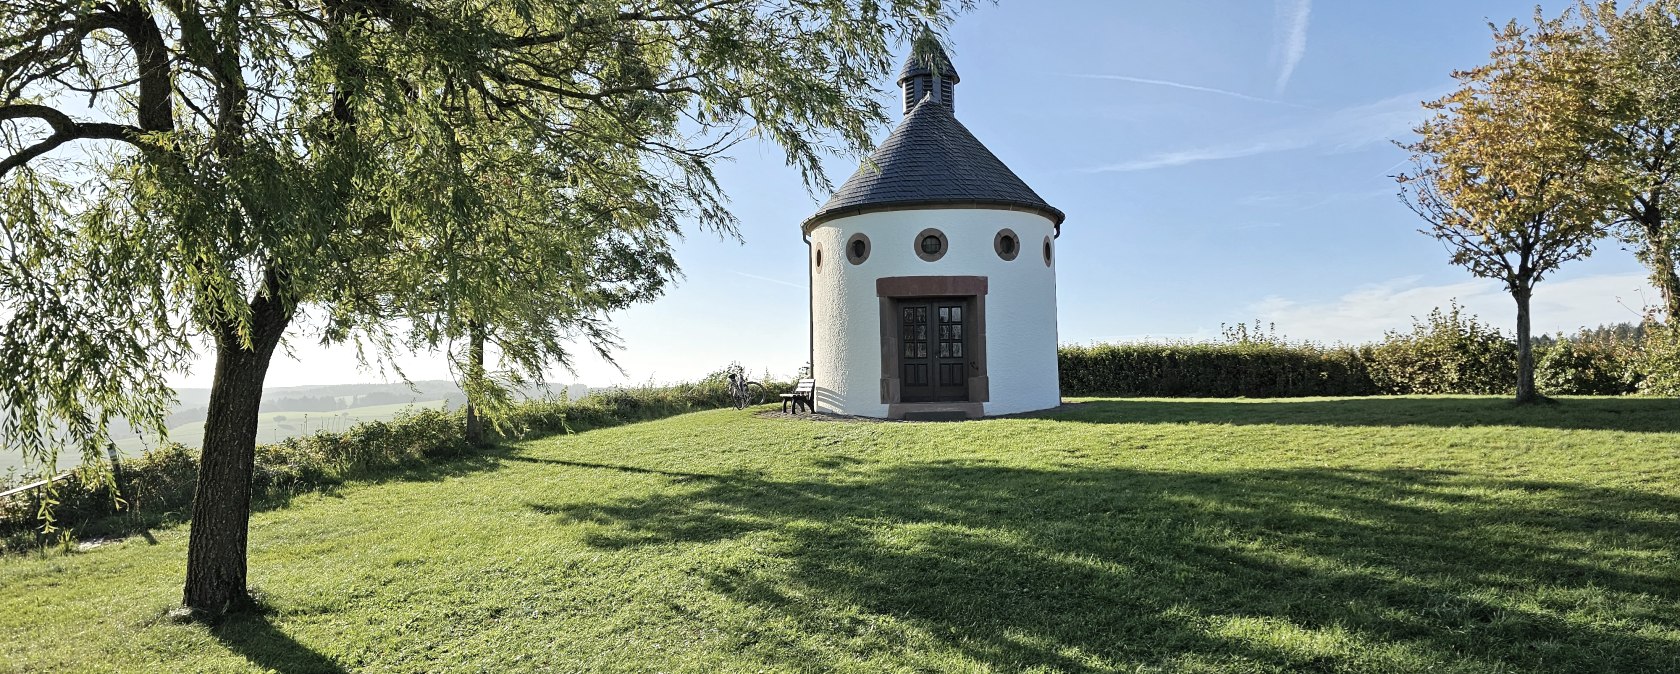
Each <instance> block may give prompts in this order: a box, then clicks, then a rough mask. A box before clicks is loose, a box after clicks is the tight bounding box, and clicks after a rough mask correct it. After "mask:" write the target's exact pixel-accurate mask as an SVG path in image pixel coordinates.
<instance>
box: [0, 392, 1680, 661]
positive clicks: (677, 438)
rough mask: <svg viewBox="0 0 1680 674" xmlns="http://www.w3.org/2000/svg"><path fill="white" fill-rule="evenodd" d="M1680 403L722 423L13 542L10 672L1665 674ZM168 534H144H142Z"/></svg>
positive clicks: (1677, 566) (0, 625) (1375, 404)
mask: <svg viewBox="0 0 1680 674" xmlns="http://www.w3.org/2000/svg"><path fill="white" fill-rule="evenodd" d="M1677 431H1680V401H1676V400H1653V399H1566V400H1564V401H1562V402H1561V403H1559V404H1557V405H1551V406H1545V407H1538V408H1528V409H1519V408H1513V407H1511V406H1510V405H1509V404H1507V403H1506V402H1504V401H1503V400H1496V399H1490V398H1424V399H1407V398H1387V399H1354V400H1341V399H1323V400H1286V401H1229V400H1226V401H1211V400H1171V401H1168V400H1100V401H1086V402H1084V403H1082V404H1078V405H1075V406H1072V407H1070V408H1068V409H1064V410H1062V411H1059V412H1056V413H1054V414H1051V415H1047V416H1043V417H1037V418H1016V419H997V420H987V421H980V422H970V423H922V424H883V423H855V422H853V423H842V422H812V421H797V420H787V419H772V418H760V417H755V416H753V414H752V413H750V412H737V411H734V410H726V411H716V412H704V413H699V414H690V415H686V416H681V417H675V418H671V419H667V420H663V421H656V422H650V423H644V424H638V425H634V426H626V427H620V428H614V429H608V430H600V431H592V432H588V433H584V434H580V435H573V436H565V437H556V438H550V439H544V440H537V441H532V442H526V443H522V444H518V445H515V446H513V447H511V448H509V449H507V450H505V451H501V452H498V453H494V454H491V455H489V456H486V457H483V458H478V459H473V460H468V461H463V462H458V463H454V464H449V465H446V466H442V467H439V468H437V469H435V470H432V471H429V472H422V473H412V474H407V475H401V476H393V477H392V478H390V479H388V480H384V481H381V482H377V483H358V484H354V485H350V486H346V487H343V488H340V489H338V490H337V491H335V492H333V493H329V494H319V495H310V496H304V497H300V498H297V499H294V500H293V501H292V502H291V503H289V504H288V505H286V506H285V507H280V508H275V509H271V510H268V511H265V512H262V513H259V514H257V515H256V516H255V517H254V519H253V523H252V535H251V553H252V557H251V574H252V578H253V584H254V586H255V587H256V588H257V589H258V591H259V592H260V593H261V595H262V599H263V601H264V602H265V603H266V606H267V611H266V612H265V613H263V614H261V615H257V616H252V617H245V618H238V619H234V620H231V621H229V622H226V623H224V624H222V625H220V626H218V627H214V628H212V627H206V626H203V625H196V624H187V625H181V624H173V623H170V622H168V621H167V620H166V619H165V618H164V614H165V612H166V611H167V610H168V609H169V608H170V607H171V606H173V605H174V604H175V603H176V601H177V600H178V598H179V583H180V580H181V574H182V566H183V563H184V558H185V547H186V535H185V533H186V532H185V530H184V529H174V530H165V531H157V532H154V533H153V535H152V539H153V540H150V541H149V540H146V539H143V538H136V539H131V540H129V541H126V542H122V543H117V544H113V545H108V546H104V547H100V548H97V549H94V550H91V551H88V552H82V553H73V554H62V553H54V554H46V555H34V556H26V557H10V558H0V671H16V672H43V671H74V672H103V671H182V672H201V671H203V672H248V671H265V670H274V671H279V672H286V673H288V674H293V673H300V672H340V671H370V672H433V671H451V672H509V671H613V672H641V671H666V672H713V671H731V672H739V671H813V672H815V671H855V672H877V671H905V672H910V671H961V672H1005V671H1011V672H1012V671H1038V672H1053V671H1069V672H1074V671H1094V672H1110V671H1113V672H1140V671H1141V672H1156V671H1161V672H1167V671H1173V672H1176V671H1191V672H1294V671H1309V672H1313V671H1319V672H1331V671H1350V672H1351V671H1357V672H1368V671H1369V672H1378V671H1387V672H1415V671H1424V670H1430V671H1441V672H1502V671H1503V672H1565V671H1568V672H1610V671H1621V672H1665V671H1666V672H1673V671H1680V557H1677V555H1680V433H1677ZM154 541H155V542H154Z"/></svg>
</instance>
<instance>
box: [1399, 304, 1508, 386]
mask: <svg viewBox="0 0 1680 674" xmlns="http://www.w3.org/2000/svg"><path fill="white" fill-rule="evenodd" d="M1370 367H1371V380H1372V381H1373V382H1375V384H1376V387H1377V389H1378V390H1379V391H1382V392H1383V393H1390V394H1400V395H1410V394H1439V393H1458V394H1502V393H1510V392H1511V391H1512V390H1513V389H1514V388H1515V387H1516V371H1517V347H1516V345H1515V344H1513V343H1511V340H1509V339H1507V338H1506V337H1505V336H1504V335H1502V334H1500V332H1499V329H1498V328H1494V327H1493V326H1490V325H1487V324H1485V323H1482V322H1481V321H1479V320H1477V319H1476V317H1475V316H1473V315H1470V314H1466V313H1464V311H1463V309H1462V308H1461V307H1459V306H1458V303H1457V302H1453V303H1452V304H1451V306H1450V307H1449V308H1448V310H1447V311H1445V312H1443V311H1441V310H1440V309H1439V308H1436V309H1433V310H1431V311H1430V312H1429V316H1428V317H1427V318H1425V319H1423V320H1418V319H1416V318H1414V319H1412V331H1411V332H1410V333H1401V332H1389V333H1387V334H1386V336H1385V337H1384V339H1383V341H1382V343H1380V344H1378V345H1376V346H1375V347H1374V348H1373V349H1372V350H1371V365H1370Z"/></svg>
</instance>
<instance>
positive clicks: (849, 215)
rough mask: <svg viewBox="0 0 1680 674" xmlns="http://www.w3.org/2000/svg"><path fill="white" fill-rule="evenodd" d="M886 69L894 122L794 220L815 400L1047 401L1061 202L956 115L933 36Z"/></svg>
mask: <svg viewBox="0 0 1680 674" xmlns="http://www.w3.org/2000/svg"><path fill="white" fill-rule="evenodd" d="M931 51H932V52H933V54H932V56H931V57H926V58H916V57H912V58H911V59H910V61H909V62H907V63H906V64H905V65H904V69H903V70H902V71H901V72H900V74H899V78H898V84H899V86H901V87H902V88H903V89H904V120H903V121H902V122H900V123H899V125H898V128H896V129H894V130H893V132H892V134H891V135H889V136H888V137H887V139H886V140H885V141H883V142H882V143H881V145H880V146H879V147H877V148H876V149H875V151H874V152H873V153H872V154H871V155H870V157H869V161H867V162H865V163H864V165H863V167H862V168H859V169H858V171H857V173H856V174H854V175H853V176H852V177H851V178H850V179H848V180H847V181H846V182H845V184H844V185H842V186H841V187H840V189H839V191H837V192H835V193H834V195H833V197H831V198H830V199H829V200H828V202H827V203H825V204H823V206H822V208H821V209H819V210H818V211H817V212H816V214H815V215H812V216H811V217H810V218H808V219H806V220H805V223H804V226H803V229H804V233H805V239H806V242H807V244H808V245H809V247H810V265H811V334H812V339H811V342H812V343H811V352H812V353H811V365H812V377H813V378H814V379H815V380H816V393H815V399H816V408H817V409H818V410H819V411H823V412H830V413H836V414H848V415H857V416H866V417H877V418H889V419H942V418H978V417H983V416H993V415H999V414H1014V413H1018V412H1029V411H1033V410H1041V409H1047V408H1051V407H1055V406H1056V405H1058V404H1060V403H1061V390H1060V387H1059V385H1058V382H1057V372H1056V346H1057V338H1056V239H1057V237H1058V236H1059V235H1060V234H1061V225H1062V220H1063V219H1064V218H1065V216H1064V215H1063V214H1062V212H1061V211H1060V210H1057V209H1056V208H1054V207H1052V206H1050V204H1048V203H1045V201H1044V199H1042V198H1040V197H1039V196H1038V194H1037V193H1036V192H1034V191H1033V190H1032V188H1030V187H1028V186H1027V184H1026V183H1025V182H1023V181H1022V180H1021V179H1020V178H1019V177H1018V176H1016V175H1015V173H1014V172H1012V171H1010V170H1009V167H1007V166H1004V164H1003V162H1002V161H999V160H998V158H997V157H996V156H994V155H993V154H992V153H991V151H990V150H987V149H986V146H984V145H982V144H981V143H980V141H979V140H978V139H976V138H975V137H974V135H973V134H972V133H969V131H968V129H967V128H965V127H963V125H962V123H961V122H959V121H957V117H956V85H957V83H958V82H960V81H961V78H959V77H958V75H957V71H956V68H955V67H953V66H952V64H951V61H950V59H949V58H948V57H947V56H946V54H945V53H944V52H943V51H942V50H938V49H937V47H934V48H933V49H932V50H931Z"/></svg>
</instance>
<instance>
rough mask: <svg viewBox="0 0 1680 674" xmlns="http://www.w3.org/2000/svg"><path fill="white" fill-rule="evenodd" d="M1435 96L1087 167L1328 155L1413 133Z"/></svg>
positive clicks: (1141, 167)
mask: <svg viewBox="0 0 1680 674" xmlns="http://www.w3.org/2000/svg"><path fill="white" fill-rule="evenodd" d="M1436 97H1438V95H1437V93H1436V91H1434V90H1427V91H1416V92H1412V93H1407V94H1401V95H1398V96H1392V97H1389V98H1385V99H1383V100H1380V101H1376V102H1374V103H1367V104H1362V105H1356V106H1352V107H1347V108H1342V109H1339V110H1329V111H1315V112H1312V113H1307V114H1303V115H1301V116H1298V117H1296V118H1295V119H1296V124H1295V125H1294V126H1290V127H1286V128H1282V129H1276V130H1273V131H1271V132H1269V133H1265V134H1263V135H1261V136H1260V137H1259V138H1257V139H1254V140H1251V141H1246V142H1227V143H1221V144H1215V145H1205V146H1201V147H1195V148H1190V149H1185V150H1174V151H1171V152H1162V153H1158V154H1153V155H1149V156H1146V157H1142V158H1139V159H1133V160H1128V161H1122V162H1117V163H1113V164H1107V165H1104V166H1099V167H1096V168H1090V169H1086V170H1085V172H1086V173H1108V172H1126V171H1148V170H1153V169H1161V168H1172V167H1177V166H1185V165H1187V164H1195V163H1200V162H1206V161H1222V160H1228V159H1241V158H1245V157H1253V156H1256V155H1262V154H1270V153H1274V152H1288V151H1292V150H1302V149H1307V148H1318V149H1319V150H1320V151H1321V152H1323V153H1324V154H1344V153H1349V152H1358V151H1361V150H1365V149H1368V148H1370V147H1372V146H1375V145H1380V144H1383V143H1387V142H1388V141H1390V140H1393V139H1395V138H1398V137H1400V136H1403V135H1405V134H1408V133H1410V132H1411V130H1412V128H1413V127H1415V126H1416V125H1417V123H1418V122H1419V121H1420V120H1422V119H1423V118H1424V117H1426V116H1427V115H1428V111H1427V110H1425V109H1424V108H1423V106H1422V105H1421V104H1420V103H1419V101H1423V100H1428V99H1431V98H1436Z"/></svg>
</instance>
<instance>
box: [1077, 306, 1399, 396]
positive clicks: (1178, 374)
mask: <svg viewBox="0 0 1680 674" xmlns="http://www.w3.org/2000/svg"><path fill="white" fill-rule="evenodd" d="M1224 332H1225V338H1226V339H1225V341H1224V342H1223V343H1214V344H1196V343H1188V342H1184V343H1162V344H1093V345H1089V346H1064V347H1062V348H1061V349H1060V351H1059V368H1060V376H1061V387H1062V394H1063V395H1069V396H1096V395H1101V396H1169V397H1180V396H1194V397H1210V398H1224V397H1249V398H1273V397H1291V396H1329V395H1335V396H1354V395H1370V394H1372V393H1375V392H1376V391H1375V389H1374V388H1373V384H1372V381H1371V378H1370V375H1369V374H1368V372H1367V368H1366V358H1365V356H1364V351H1365V350H1364V349H1360V348H1353V347H1345V346H1334V347H1324V346H1320V345H1317V344H1313V343H1310V342H1300V343H1292V342H1289V341H1288V340H1287V339H1285V338H1283V337H1281V336H1279V335H1276V334H1275V333H1273V332H1272V331H1270V330H1269V329H1261V328H1260V326H1259V324H1256V325H1255V326H1253V327H1252V328H1251V327H1249V326H1245V325H1243V324H1241V323H1239V324H1237V325H1236V326H1233V327H1228V328H1225V329H1224Z"/></svg>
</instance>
